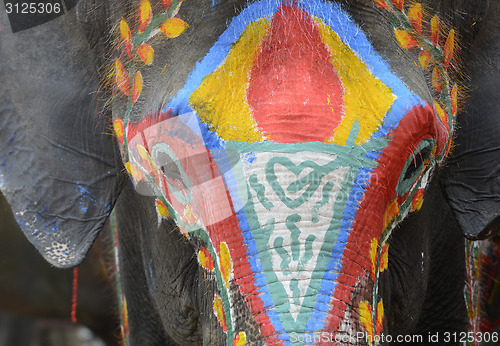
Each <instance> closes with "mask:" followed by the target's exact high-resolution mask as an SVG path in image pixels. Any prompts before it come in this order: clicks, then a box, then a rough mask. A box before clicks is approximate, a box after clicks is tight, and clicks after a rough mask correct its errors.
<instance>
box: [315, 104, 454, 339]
mask: <svg viewBox="0 0 500 346" xmlns="http://www.w3.org/2000/svg"><path fill="white" fill-rule="evenodd" d="M391 137H392V140H391V141H390V143H389V146H388V147H387V148H385V149H384V151H383V153H382V155H381V157H380V159H379V164H378V166H377V168H376V169H375V170H374V172H373V174H372V178H371V181H370V183H369V184H368V188H367V189H366V192H365V195H364V197H363V200H362V201H361V203H360V206H359V208H358V214H357V215H356V219H355V222H354V224H353V227H352V230H351V233H350V235H349V238H348V241H347V244H346V246H345V250H344V254H343V260H342V262H343V263H344V267H343V268H342V272H341V274H340V275H339V277H338V282H339V284H338V285H337V287H336V289H335V292H334V295H333V299H332V301H331V307H330V311H329V314H328V316H329V317H328V318H327V321H326V329H325V330H326V331H337V330H339V328H340V326H341V324H342V320H343V319H344V318H345V312H346V311H347V309H348V306H347V304H346V303H349V304H355V310H356V311H357V307H358V305H359V303H360V301H361V300H368V301H370V302H371V299H372V297H371V292H360V295H358V296H357V297H356V298H355V297H354V295H353V292H354V286H355V284H356V282H354V281H353V280H352V278H356V280H355V281H359V280H361V279H362V278H363V277H364V276H367V275H370V274H369V273H370V268H371V264H370V255H369V253H370V242H371V240H372V239H374V238H375V239H377V240H378V239H380V237H381V236H382V231H383V230H382V227H383V217H384V213H385V210H386V208H387V206H388V205H389V203H390V202H391V201H392V200H393V199H394V198H395V197H396V186H397V183H398V179H399V176H400V174H401V171H402V169H403V167H404V165H405V163H406V160H407V158H408V156H409V155H411V153H412V152H413V149H414V148H415V146H416V145H417V144H418V143H419V142H420V141H421V140H423V139H424V138H434V139H435V140H436V145H437V147H438V152H439V150H440V149H442V148H443V147H444V145H445V144H446V134H445V131H444V129H443V127H442V126H441V124H440V122H439V120H438V119H437V117H436V115H435V113H434V111H433V109H432V108H431V107H430V106H428V105H427V106H426V107H425V108H423V107H422V106H415V107H414V108H413V109H412V110H411V111H410V112H408V114H407V115H406V116H405V117H404V118H403V119H402V120H401V121H400V123H399V125H398V127H397V128H396V129H395V130H394V131H393V132H392V133H391ZM342 283H344V284H342ZM380 298H382V297H379V299H380ZM354 299H355V301H353V300H354ZM352 317H354V318H355V317H356V316H355V315H353V316H352Z"/></svg>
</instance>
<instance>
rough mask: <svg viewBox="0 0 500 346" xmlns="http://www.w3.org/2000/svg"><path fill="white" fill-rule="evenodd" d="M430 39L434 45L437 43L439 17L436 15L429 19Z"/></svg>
mask: <svg viewBox="0 0 500 346" xmlns="http://www.w3.org/2000/svg"><path fill="white" fill-rule="evenodd" d="M431 41H432V44H433V45H434V46H437V45H438V43H439V19H438V17H437V16H434V17H432V19H431Z"/></svg>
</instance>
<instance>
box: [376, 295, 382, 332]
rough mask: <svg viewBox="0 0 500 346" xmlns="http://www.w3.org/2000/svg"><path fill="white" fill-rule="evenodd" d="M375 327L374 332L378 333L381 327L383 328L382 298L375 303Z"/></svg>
mask: <svg viewBox="0 0 500 346" xmlns="http://www.w3.org/2000/svg"><path fill="white" fill-rule="evenodd" d="M375 327H376V328H377V330H376V333H377V335H380V333H382V329H383V328H384V303H383V302H382V299H380V301H379V302H378V303H377V319H376V321H375Z"/></svg>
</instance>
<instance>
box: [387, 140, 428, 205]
mask: <svg viewBox="0 0 500 346" xmlns="http://www.w3.org/2000/svg"><path fill="white" fill-rule="evenodd" d="M433 149H434V141H433V140H432V139H424V140H423V141H421V142H420V143H419V144H418V145H417V147H416V148H415V150H414V151H413V153H412V154H411V155H410V156H409V157H408V159H407V160H406V163H405V166H404V168H403V171H402V172H401V176H400V177H399V181H398V185H397V188H396V189H397V192H398V195H399V196H404V195H405V194H406V193H408V192H409V191H410V190H411V188H412V187H413V184H415V182H416V181H417V179H418V177H419V175H420V173H421V172H422V169H423V167H424V164H425V162H426V161H427V160H428V159H429V158H430V157H431V155H432V151H433Z"/></svg>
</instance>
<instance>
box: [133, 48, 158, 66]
mask: <svg viewBox="0 0 500 346" xmlns="http://www.w3.org/2000/svg"><path fill="white" fill-rule="evenodd" d="M137 55H138V56H139V58H140V59H141V60H142V62H143V63H144V65H151V63H152V62H153V57H154V50H153V47H151V46H150V45H149V44H147V43H143V44H141V45H140V46H139V47H137Z"/></svg>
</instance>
